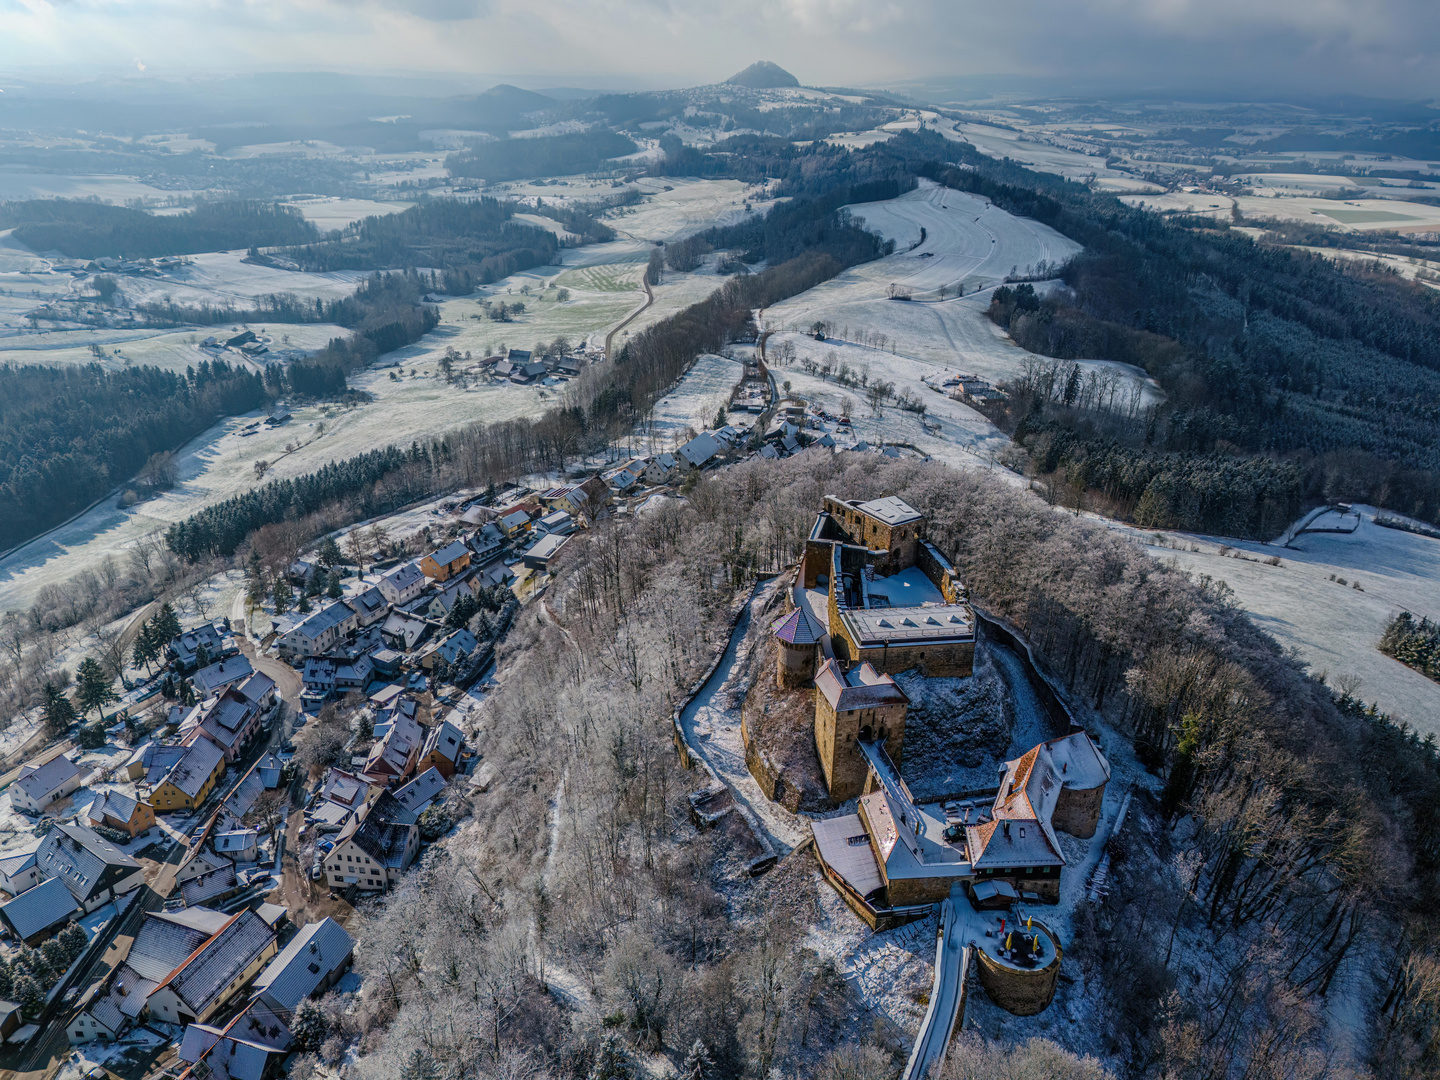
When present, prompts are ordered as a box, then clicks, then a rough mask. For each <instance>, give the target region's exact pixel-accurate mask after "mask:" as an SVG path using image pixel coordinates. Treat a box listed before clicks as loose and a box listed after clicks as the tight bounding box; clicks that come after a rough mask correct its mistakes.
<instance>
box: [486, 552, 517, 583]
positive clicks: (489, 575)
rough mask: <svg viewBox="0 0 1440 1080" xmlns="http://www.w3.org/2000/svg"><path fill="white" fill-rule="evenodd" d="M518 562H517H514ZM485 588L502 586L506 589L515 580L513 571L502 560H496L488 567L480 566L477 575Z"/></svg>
mask: <svg viewBox="0 0 1440 1080" xmlns="http://www.w3.org/2000/svg"><path fill="white" fill-rule="evenodd" d="M515 561H518V560H515ZM477 576H478V577H479V578H480V581H481V583H482V584H483V585H485V586H486V587H487V588H492V589H493V588H494V587H495V586H496V585H503V586H506V587H507V588H508V587H509V585H510V583H511V582H513V581H514V580H515V576H516V575H515V571H514V570H513V569H512V568H511V566H510V565H509V564H507V563H506V562H505V561H504V560H503V559H496V560H495V561H494V562H493V563H491V564H490V565H489V566H482V567H481V568H480V572H479V574H478V575H477Z"/></svg>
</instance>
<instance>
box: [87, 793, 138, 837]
mask: <svg viewBox="0 0 1440 1080" xmlns="http://www.w3.org/2000/svg"><path fill="white" fill-rule="evenodd" d="M86 816H87V817H88V818H89V821H90V827H91V828H92V829H93V828H94V827H95V826H97V825H103V826H105V827H106V828H107V829H119V830H120V831H121V832H124V833H128V834H129V835H130V836H131V837H136V836H139V835H140V834H141V833H143V832H145V831H146V830H147V829H149V828H150V827H151V826H153V825H154V824H155V811H154V810H153V809H152V808H151V807H150V806H148V805H147V804H145V803H143V802H141V801H140V800H139V799H132V798H130V796H128V795H122V794H121V793H120V792H118V791H106V792H102V793H101V794H99V795H97V796H96V797H95V801H94V802H92V803H91V804H90V809H89V810H87V811H86Z"/></svg>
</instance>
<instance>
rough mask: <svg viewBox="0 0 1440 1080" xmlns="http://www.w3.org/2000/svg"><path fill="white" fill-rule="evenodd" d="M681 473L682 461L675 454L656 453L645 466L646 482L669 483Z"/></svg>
mask: <svg viewBox="0 0 1440 1080" xmlns="http://www.w3.org/2000/svg"><path fill="white" fill-rule="evenodd" d="M679 474H680V461H679V459H678V458H676V457H675V455H674V454H670V453H665V454H656V455H655V456H654V457H653V458H651V459H650V462H649V464H647V465H646V466H645V482H646V483H648V484H668V483H670V481H672V480H674V479H675V478H676V477H677V476H679Z"/></svg>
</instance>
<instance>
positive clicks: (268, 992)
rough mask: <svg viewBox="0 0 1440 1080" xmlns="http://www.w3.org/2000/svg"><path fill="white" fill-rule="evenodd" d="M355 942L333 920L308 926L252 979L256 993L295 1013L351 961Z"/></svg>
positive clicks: (325, 920)
mask: <svg viewBox="0 0 1440 1080" xmlns="http://www.w3.org/2000/svg"><path fill="white" fill-rule="evenodd" d="M354 948H355V942H354V940H353V939H352V938H351V937H350V935H349V934H347V933H346V932H345V928H344V927H343V926H341V925H340V924H339V923H337V922H336V921H335V920H334V919H330V918H326V919H322V920H321V921H320V922H316V923H311V924H310V925H309V926H307V927H305V928H304V929H303V930H301V931H300V932H299V933H298V934H296V935H295V936H294V937H293V938H291V940H290V944H288V945H286V946H285V948H284V949H282V950H281V951H280V954H279V955H278V956H276V957H275V959H274V960H271V961H270V963H269V965H268V966H267V967H266V968H265V970H264V971H262V972H261V973H260V974H259V976H258V977H257V978H256V979H255V992H256V993H257V994H264V995H265V996H266V998H268V999H269V1000H270V1001H271V1002H272V1003H273V1004H274V1005H276V1006H278V1007H279V1008H280V1009H282V1010H289V1011H294V1010H295V1009H296V1008H298V1007H299V1005H300V1003H301V1002H302V1001H304V1000H305V999H306V998H308V997H309V996H310V995H311V994H313V993H314V992H315V990H316V988H317V987H318V986H319V985H320V984H321V983H322V982H324V981H325V979H326V978H327V977H328V976H329V975H330V973H331V972H333V971H335V970H336V969H337V968H339V967H340V966H341V965H342V964H344V963H345V961H346V960H348V959H349V958H350V954H351V952H352V951H353V950H354Z"/></svg>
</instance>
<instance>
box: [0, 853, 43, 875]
mask: <svg viewBox="0 0 1440 1080" xmlns="http://www.w3.org/2000/svg"><path fill="white" fill-rule="evenodd" d="M34 865H35V849H34V848H32V849H31V850H29V851H17V852H16V853H15V854H13V855H6V856H4V857H3V858H0V874H4V875H5V876H6V877H7V878H13V877H14V876H15V875H16V874H22V873H24V872H25V871H26V870H29V869H30V868H31V867H32V866H34Z"/></svg>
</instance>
